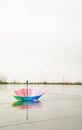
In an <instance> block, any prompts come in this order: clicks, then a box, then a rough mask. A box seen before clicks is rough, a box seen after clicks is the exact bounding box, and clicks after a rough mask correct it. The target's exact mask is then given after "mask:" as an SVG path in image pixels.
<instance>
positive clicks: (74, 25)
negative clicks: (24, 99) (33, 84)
mask: <svg viewBox="0 0 82 130" xmlns="http://www.w3.org/2000/svg"><path fill="white" fill-rule="evenodd" d="M0 76H6V77H7V80H9V81H13V80H14V79H15V80H17V81H26V80H27V79H28V80H29V81H62V80H65V81H82V1H81V0H1V1H0Z"/></svg>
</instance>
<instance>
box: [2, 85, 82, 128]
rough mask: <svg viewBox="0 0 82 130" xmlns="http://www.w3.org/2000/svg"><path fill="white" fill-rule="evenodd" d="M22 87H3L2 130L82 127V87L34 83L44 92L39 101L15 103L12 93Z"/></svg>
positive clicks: (36, 87)
mask: <svg viewBox="0 0 82 130" xmlns="http://www.w3.org/2000/svg"><path fill="white" fill-rule="evenodd" d="M23 87H24V88H25V87H26V86H25V85H6V86H5V85H3V86H0V130H18V129H20V130H50V129H51V130H82V123H81V122H82V86H70V85H68V86H66V85H64V86H63V85H60V86H58V85H51V86H50V85H36V86H33V85H31V86H29V87H30V88H35V89H39V90H40V91H42V92H43V93H44V95H43V96H42V97H41V98H40V101H39V102H37V103H31V104H28V105H27V107H26V104H20V106H16V105H15V106H13V105H12V104H15V103H16V99H14V98H13V97H12V92H13V91H15V90H16V89H20V88H23ZM29 106H30V107H29Z"/></svg>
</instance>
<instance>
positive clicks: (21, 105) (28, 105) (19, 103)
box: [12, 101, 41, 109]
mask: <svg viewBox="0 0 82 130" xmlns="http://www.w3.org/2000/svg"><path fill="white" fill-rule="evenodd" d="M12 106H13V107H17V108H20V109H29V108H36V107H40V106H41V102H40V101H28V102H27V101H26V102H25V101H17V102H13V103H12Z"/></svg>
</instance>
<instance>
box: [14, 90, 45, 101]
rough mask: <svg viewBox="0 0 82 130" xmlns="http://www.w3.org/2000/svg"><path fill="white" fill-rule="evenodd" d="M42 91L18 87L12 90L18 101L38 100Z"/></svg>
mask: <svg viewBox="0 0 82 130" xmlns="http://www.w3.org/2000/svg"><path fill="white" fill-rule="evenodd" d="M42 95H43V93H42V92H41V91H39V90H35V89H24V88H23V89H19V90H16V91H14V93H13V96H14V97H15V98H16V99H17V100H18V101H35V100H38V99H39V98H40V97H41V96H42Z"/></svg>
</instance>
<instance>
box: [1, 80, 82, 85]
mask: <svg viewBox="0 0 82 130" xmlns="http://www.w3.org/2000/svg"><path fill="white" fill-rule="evenodd" d="M0 84H26V83H25V82H23V83H21V82H6V81H0ZM28 84H31V85H33V84H37V85H82V82H29V83H28Z"/></svg>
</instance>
